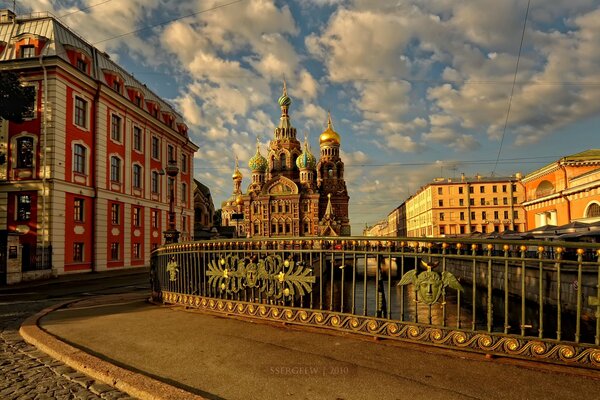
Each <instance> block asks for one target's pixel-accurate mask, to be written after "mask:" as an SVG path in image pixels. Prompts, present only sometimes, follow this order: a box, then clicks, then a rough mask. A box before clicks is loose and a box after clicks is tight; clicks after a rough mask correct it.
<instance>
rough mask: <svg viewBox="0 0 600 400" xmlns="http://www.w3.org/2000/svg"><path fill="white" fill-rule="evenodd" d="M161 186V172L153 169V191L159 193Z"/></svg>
mask: <svg viewBox="0 0 600 400" xmlns="http://www.w3.org/2000/svg"><path fill="white" fill-rule="evenodd" d="M159 188H160V179H159V174H158V172H156V171H152V182H151V190H152V193H154V194H158V193H159V192H160V191H159Z"/></svg>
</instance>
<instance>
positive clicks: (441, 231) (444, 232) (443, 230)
mask: <svg viewBox="0 0 600 400" xmlns="http://www.w3.org/2000/svg"><path fill="white" fill-rule="evenodd" d="M445 234H446V227H445V226H444V225H442V226H440V235H445Z"/></svg>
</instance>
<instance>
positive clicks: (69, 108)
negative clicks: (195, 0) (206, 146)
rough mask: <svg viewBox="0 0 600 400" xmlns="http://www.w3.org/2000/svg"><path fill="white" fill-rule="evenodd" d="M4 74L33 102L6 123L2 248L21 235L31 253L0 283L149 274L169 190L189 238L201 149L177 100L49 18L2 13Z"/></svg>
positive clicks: (0, 192) (0, 187)
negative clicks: (128, 271) (144, 269)
mask: <svg viewBox="0 0 600 400" xmlns="http://www.w3.org/2000/svg"><path fill="white" fill-rule="evenodd" d="M0 71H14V72H17V73H18V74H19V75H20V76H21V79H22V81H23V85H25V86H26V87H30V88H31V89H30V90H33V91H34V93H35V105H34V108H33V109H34V111H33V113H32V114H31V115H28V116H27V118H26V120H25V121H24V122H23V123H20V124H17V123H13V122H8V121H1V120H0V123H1V125H0V155H3V156H4V157H1V156H0V210H4V212H1V213H2V215H0V243H2V244H0V246H4V247H6V241H7V237H8V238H9V239H10V238H11V237H12V238H13V239H12V240H13V241H14V240H15V239H14V237H15V235H16V236H18V242H19V246H18V247H19V249H20V250H21V254H22V266H21V270H20V271H15V270H13V271H5V274H6V275H7V276H5V277H2V276H1V275H0V283H2V282H1V280H2V279H6V280H8V281H9V282H16V281H20V280H22V279H31V278H33V277H35V276H38V275H40V274H43V273H46V274H49V273H52V274H55V275H56V274H58V275H60V274H64V273H70V272H87V271H100V270H106V269H111V268H127V267H136V266H144V265H147V264H148V262H149V257H150V252H151V250H152V249H153V248H155V247H157V246H158V245H160V244H161V243H163V237H162V233H163V231H164V230H166V229H167V220H168V218H167V213H168V210H169V193H170V192H171V190H170V189H171V185H174V186H173V188H174V191H173V192H174V194H175V195H174V198H175V211H176V213H177V218H176V221H177V229H178V230H179V231H180V232H181V239H182V240H186V239H191V235H192V232H193V220H194V218H193V215H194V208H193V195H192V194H193V154H194V152H195V151H196V150H197V149H198V147H197V146H196V145H195V144H193V143H191V142H190V140H189V137H188V133H187V126H186V125H185V124H184V123H183V120H182V118H181V116H180V115H179V114H178V113H177V112H176V111H175V110H174V109H173V108H172V107H171V106H170V105H169V104H168V103H166V102H165V101H163V100H162V99H161V98H160V97H158V96H157V95H155V94H154V93H153V92H152V91H150V90H149V89H148V88H147V87H146V86H145V85H144V84H143V83H141V82H139V81H138V80H136V79H135V78H133V76H132V75H131V74H129V73H128V72H127V71H125V70H124V69H123V68H121V67H120V66H119V65H117V64H116V63H114V62H113V61H111V60H110V58H109V56H108V55H107V54H105V53H103V52H101V51H99V50H98V49H96V48H95V47H94V46H92V45H90V44H89V43H87V42H86V41H85V40H84V39H82V38H81V37H79V36H78V35H77V34H75V33H74V32H72V31H70V30H69V28H68V27H66V26H65V25H63V24H62V23H60V22H59V21H58V20H57V19H55V18H54V17H53V16H51V15H49V14H39V13H38V14H36V15H31V16H16V15H15V14H14V13H12V12H11V11H8V10H0ZM0 73H1V72H0ZM3 159H4V162H2V160H3ZM170 160H173V161H174V162H176V163H177V166H178V167H179V171H180V172H179V174H178V175H177V176H176V178H175V180H172V179H171V178H168V177H167V176H166V175H165V174H164V169H165V167H166V166H167V164H168V163H169V161H170ZM11 243H12V242H11ZM9 247H10V246H9ZM43 249H47V250H46V251H44V250H43ZM0 250H1V249H0ZM9 250H10V249H9ZM0 253H1V252H0ZM0 261H1V260H0ZM40 271H43V272H40ZM0 274H1V271H0Z"/></svg>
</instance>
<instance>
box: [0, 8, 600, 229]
mask: <svg viewBox="0 0 600 400" xmlns="http://www.w3.org/2000/svg"><path fill="white" fill-rule="evenodd" d="M0 3H2V2H0ZM17 3H18V6H17V7H18V11H19V12H26V11H50V12H52V13H53V14H55V15H56V16H64V17H63V18H62V21H63V22H64V23H65V24H67V25H68V26H70V27H71V28H72V29H74V30H75V31H76V32H78V33H80V34H81V35H82V36H83V37H85V38H86V39H87V40H88V41H89V42H91V43H94V44H95V43H97V46H98V47H99V48H101V49H103V50H105V51H106V52H108V53H109V54H111V56H112V58H113V59H115V60H116V61H117V62H118V63H120V64H121V65H122V66H123V67H125V68H127V69H128V70H129V71H131V72H133V73H134V74H135V76H136V77H138V78H139V79H140V80H141V81H143V82H145V83H146V84H147V85H148V86H149V87H150V88H152V89H153V90H154V91H155V92H156V93H157V94H158V95H160V96H162V97H163V98H165V99H167V100H169V101H171V102H172V103H173V104H174V105H175V106H176V108H177V109H178V110H179V111H180V112H181V113H182V115H183V116H184V118H185V120H186V122H187V124H188V126H189V127H190V133H191V136H192V138H193V140H194V142H195V143H197V144H198V145H199V146H200V150H199V151H198V153H197V154H196V158H195V175H196V178H198V179H199V180H201V181H202V182H204V183H205V184H206V185H208V186H209V187H210V189H211V191H212V193H213V197H214V200H215V206H216V207H217V208H218V207H219V206H220V203H221V201H222V200H224V199H225V198H226V197H228V196H229V195H230V194H231V189H232V184H231V173H232V168H233V165H234V157H235V156H234V154H237V156H238V157H239V159H240V160H241V161H242V166H243V167H246V168H245V169H242V173H244V176H245V179H244V182H243V186H244V187H245V186H247V185H248V184H249V183H250V181H249V179H248V178H249V175H250V173H249V171H248V169H247V164H246V163H247V160H248V159H249V158H250V157H251V156H252V154H253V153H254V150H255V142H256V138H257V137H258V138H259V140H260V141H261V143H262V144H263V153H264V152H265V148H266V146H265V145H266V143H267V141H268V140H270V139H271V138H272V137H273V129H274V127H275V126H276V124H277V123H278V118H279V108H278V106H277V102H276V100H277V98H278V97H279V95H280V94H281V87H282V77H283V76H285V78H286V80H287V83H288V92H289V95H290V97H291V98H292V101H293V103H292V106H291V109H290V115H291V118H292V123H293V125H294V126H295V127H296V128H297V130H298V135H299V136H300V137H301V138H302V137H304V134H305V133H307V134H308V135H309V140H310V143H311V146H312V149H313V152H314V153H315V154H316V153H318V136H319V134H320V133H321V132H322V131H323V130H324V128H325V123H326V118H327V117H326V115H327V110H330V111H331V114H332V118H333V122H334V128H335V130H336V131H337V132H339V133H340V135H341V137H342V152H343V153H342V157H343V160H344V162H345V163H346V166H347V167H346V179H347V183H348V189H349V194H350V221H351V223H352V230H353V234H360V233H361V232H362V228H364V226H365V224H369V225H370V224H373V223H375V222H376V221H378V220H380V219H382V218H384V217H385V216H386V215H387V213H388V212H389V211H391V210H392V209H393V208H394V207H396V206H398V205H399V204H400V203H401V202H402V201H404V200H405V199H406V198H408V197H409V196H410V195H411V194H413V193H414V192H415V191H417V190H418V189H419V187H421V186H423V185H425V184H427V183H428V182H430V181H431V180H432V179H433V178H435V177H440V176H444V177H454V176H460V173H465V174H467V175H475V174H477V173H479V174H482V175H490V174H492V173H494V174H495V175H496V176H509V175H514V174H515V173H517V172H523V173H525V174H526V173H528V172H531V171H533V170H535V169H536V168H539V167H541V166H543V165H545V164H547V163H549V162H552V161H554V160H555V159H556V158H558V157H560V156H564V155H568V154H572V153H576V152H579V151H583V150H585V149H588V148H597V147H600V140H599V138H600V41H599V40H598V38H599V37H600V5H599V4H598V1H597V0H553V1H541V0H532V1H531V6H530V9H529V13H528V18H527V24H526V29H525V34H524V36H523V46H522V50H521V56H520V58H518V54H519V47H520V42H521V36H522V30H523V24H524V21H525V14H526V9H527V1H526V0H502V1H498V0H473V1H455V0H414V1H403V0H399V1H398V0H395V1H384V0H355V1H342V0H340V1H337V0H290V1H273V0H239V1H235V0H210V1H209V0H202V1H200V0H199V1H174V0H109V1H106V0H86V1H69V0H60V1H49V0H25V1H20V2H17ZM2 5H3V6H5V7H8V6H12V1H11V2H3V4H2ZM88 7H89V8H88ZM77 10H82V11H79V12H75V11H77ZM67 14H70V15H67ZM192 14H193V15H192ZM186 15H191V16H189V17H187V18H182V19H177V20H175V21H173V22H171V23H166V24H161V25H159V26H155V25H157V24H158V23H160V22H164V21H169V20H174V19H176V18H178V17H181V16H186ZM148 26H155V27H154V28H150V29H145V30H141V29H142V28H145V27H148ZM133 31H137V32H135V33H130V32H133ZM121 34H126V35H123V36H120V37H118V38H115V39H111V40H105V39H110V38H114V37H115V36H119V35H121ZM517 59H518V61H519V65H518V73H517V75H516V84H515V85H514V89H513V80H515V69H516V65H517ZM511 93H512V96H511ZM511 98H512V100H510V113H508V112H507V110H508V107H509V99H511ZM505 126H506V128H505ZM498 156H499V162H498V163H497V165H496V160H497V158H498Z"/></svg>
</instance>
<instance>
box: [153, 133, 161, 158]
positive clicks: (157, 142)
mask: <svg viewBox="0 0 600 400" xmlns="http://www.w3.org/2000/svg"><path fill="white" fill-rule="evenodd" d="M152 158H154V159H155V160H160V139H159V138H157V137H156V136H152Z"/></svg>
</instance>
